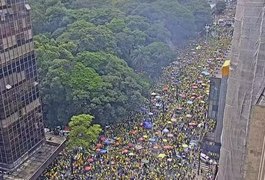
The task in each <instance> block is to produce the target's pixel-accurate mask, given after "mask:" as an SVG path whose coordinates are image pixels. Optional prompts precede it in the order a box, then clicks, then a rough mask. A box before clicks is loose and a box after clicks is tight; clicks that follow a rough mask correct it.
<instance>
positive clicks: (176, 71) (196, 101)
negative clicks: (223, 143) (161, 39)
mask: <svg viewBox="0 0 265 180" xmlns="http://www.w3.org/2000/svg"><path fill="white" fill-rule="evenodd" d="M229 33H230V32H229V31H228V32H227V31H221V33H220V34H219V37H218V40H216V39H214V40H209V42H207V43H206V42H204V40H202V39H200V40H196V41H195V42H192V43H191V44H190V45H189V46H188V47H187V48H186V49H184V50H182V52H180V54H179V57H178V59H177V61H175V62H173V63H172V64H170V66H169V67H167V68H165V69H164V73H163V74H162V76H161V81H160V83H159V84H158V85H157V87H156V88H154V89H153V92H151V93H150V102H149V104H148V105H145V106H144V107H142V108H141V109H140V110H139V112H138V113H136V114H135V115H134V118H133V119H131V120H127V121H125V122H122V123H119V124H115V125H109V126H106V127H104V131H103V134H102V135H101V136H100V137H99V140H98V143H97V144H95V145H93V147H91V150H89V152H88V151H86V150H84V149H82V148H77V149H75V151H74V152H66V151H65V152H63V153H62V154H61V155H60V156H59V157H58V158H57V159H56V161H55V162H54V164H53V165H51V166H50V167H49V168H48V169H47V170H46V172H45V173H44V174H43V176H42V179H76V180H79V179H80V180H83V179H84V180H88V179H104V180H108V179H124V180H127V179H128V180H133V179H152V180H163V179H174V180H175V179H176V180H177V179H180V180H185V179H187V180H191V179H195V177H196V173H197V169H198V160H199V153H200V142H201V139H202V137H203V136H204V134H205V133H206V132H209V131H212V130H213V128H214V126H215V124H214V123H215V122H214V121H213V120H211V119H208V118H207V108H208V107H207V101H208V95H209V87H210V77H211V76H213V75H214V74H216V73H217V71H219V69H220V67H221V65H222V64H223V62H224V60H226V59H225V57H226V54H227V50H228V47H229V44H230V41H231V34H229ZM212 163H214V162H212ZM206 174H207V173H206ZM208 174H209V176H211V175H212V174H213V172H208Z"/></svg>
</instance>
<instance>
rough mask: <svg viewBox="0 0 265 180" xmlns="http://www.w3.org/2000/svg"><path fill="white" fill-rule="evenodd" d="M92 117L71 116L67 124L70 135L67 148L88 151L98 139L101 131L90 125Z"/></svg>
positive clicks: (98, 126) (99, 128) (94, 125)
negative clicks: (79, 148)
mask: <svg viewBox="0 0 265 180" xmlns="http://www.w3.org/2000/svg"><path fill="white" fill-rule="evenodd" d="M93 118H94V117H93V116H91V115H89V114H80V115H78V116H73V117H72V118H71V120H70V122H69V128H70V134H69V141H68V147H69V148H70V149H74V148H78V147H82V148H85V149H86V150H89V147H90V145H91V144H92V143H95V142H96V141H97V139H98V136H99V134H100V133H101V131H102V129H101V127H100V125H98V124H92V120H93Z"/></svg>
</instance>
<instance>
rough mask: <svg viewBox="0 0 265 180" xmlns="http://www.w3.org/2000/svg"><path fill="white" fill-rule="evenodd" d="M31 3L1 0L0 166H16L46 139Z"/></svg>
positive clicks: (4, 167)
mask: <svg viewBox="0 0 265 180" xmlns="http://www.w3.org/2000/svg"><path fill="white" fill-rule="evenodd" d="M30 10H31V8H30V6H29V4H27V2H26V1H25V0H0V168H2V169H9V170H10V169H14V168H15V167H16V166H18V165H19V164H20V163H21V162H22V161H24V160H25V159H27V157H28V156H29V155H30V154H31V153H32V152H33V151H34V150H35V149H36V148H37V147H39V146H40V145H41V144H42V142H43V141H44V140H45V136H44V125H43V117H42V108H41V103H40V99H39V89H38V88H39V87H38V78H37V68H36V57H35V53H34V48H33V40H32V26H31V19H30Z"/></svg>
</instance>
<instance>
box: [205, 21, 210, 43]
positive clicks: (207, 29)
mask: <svg viewBox="0 0 265 180" xmlns="http://www.w3.org/2000/svg"><path fill="white" fill-rule="evenodd" d="M209 30H210V26H209V25H208V24H206V25H205V31H206V43H207V42H208V34H209Z"/></svg>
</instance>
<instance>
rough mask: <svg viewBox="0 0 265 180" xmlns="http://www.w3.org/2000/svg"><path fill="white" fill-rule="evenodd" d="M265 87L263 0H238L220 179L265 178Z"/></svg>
mask: <svg viewBox="0 0 265 180" xmlns="http://www.w3.org/2000/svg"><path fill="white" fill-rule="evenodd" d="M264 90H265V4H264V0H238V1H237V8H236V16H235V28H234V35H233V40H232V48H231V64H230V75H229V78H228V86H227V95H226V101H225V109H224V120H223V130H222V136H221V143H222V146H221V154H220V160H219V171H218V175H217V176H218V180H251V179H259V180H264V173H263V174H262V173H258V172H264V160H262V158H261V157H262V154H264V148H262V146H263V142H264V135H263V134H262V132H264V129H265V127H264V126H265V125H264V123H263V122H264V121H265V111H264V108H262V107H260V106H263V105H262V104H264V103H263V101H264V98H262V97H263V94H264ZM262 99H263V100H262ZM264 102H265V101H264ZM257 114H258V115H257ZM256 123H258V124H259V125H258V126H257V124H256ZM257 128H260V131H259V130H258V129H257ZM261 130H263V131H261ZM263 157H264V155H263ZM263 159H264V158H263ZM251 163H252V164H251ZM260 165H261V166H260ZM262 166H263V168H262ZM253 172H255V173H253ZM257 174H260V175H259V177H257V176H256V177H254V176H253V175H257ZM261 177H263V178H261Z"/></svg>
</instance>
